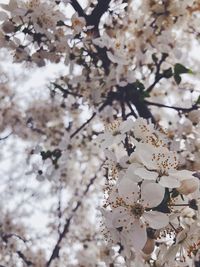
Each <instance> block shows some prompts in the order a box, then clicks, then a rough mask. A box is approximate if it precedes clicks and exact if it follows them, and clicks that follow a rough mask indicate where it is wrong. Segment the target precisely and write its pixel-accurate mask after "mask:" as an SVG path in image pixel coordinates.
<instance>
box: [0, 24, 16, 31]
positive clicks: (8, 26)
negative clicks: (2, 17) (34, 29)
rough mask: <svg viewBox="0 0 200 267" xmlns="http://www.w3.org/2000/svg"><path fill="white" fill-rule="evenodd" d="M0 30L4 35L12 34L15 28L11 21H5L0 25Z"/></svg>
mask: <svg viewBox="0 0 200 267" xmlns="http://www.w3.org/2000/svg"><path fill="white" fill-rule="evenodd" d="M2 29H3V31H4V32H5V33H12V32H14V31H15V26H14V25H13V23H12V22H11V21H5V22H4V23H3V25H2Z"/></svg>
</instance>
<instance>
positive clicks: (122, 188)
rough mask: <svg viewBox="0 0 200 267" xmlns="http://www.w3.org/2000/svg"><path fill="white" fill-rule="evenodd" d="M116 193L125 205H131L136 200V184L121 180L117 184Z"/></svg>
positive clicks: (137, 189)
mask: <svg viewBox="0 0 200 267" xmlns="http://www.w3.org/2000/svg"><path fill="white" fill-rule="evenodd" d="M118 192H119V195H120V197H122V198H123V200H124V201H125V202H126V203H127V204H133V203H134V202H136V201H137V200H138V196H139V195H138V194H139V188H138V185H137V184H136V183H134V182H133V181H131V180H130V179H124V178H123V179H122V180H121V181H120V182H119V184H118Z"/></svg>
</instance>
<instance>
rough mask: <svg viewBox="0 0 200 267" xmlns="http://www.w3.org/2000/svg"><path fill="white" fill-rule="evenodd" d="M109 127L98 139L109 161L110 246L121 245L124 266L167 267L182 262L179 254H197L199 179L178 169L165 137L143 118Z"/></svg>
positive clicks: (106, 212)
mask: <svg viewBox="0 0 200 267" xmlns="http://www.w3.org/2000/svg"><path fill="white" fill-rule="evenodd" d="M107 128H108V129H109V132H107V131H105V133H103V134H102V135H101V136H100V139H101V140H102V145H103V147H104V148H105V153H106V156H107V158H108V160H107V164H106V166H105V168H107V170H108V175H107V183H106V186H105V203H104V205H103V208H102V214H103V217H104V223H105V227H106V231H105V236H106V239H107V240H108V242H111V244H113V245H117V244H120V246H121V250H122V251H123V255H124V258H125V259H126V260H127V261H129V260H130V259H134V257H139V258H140V260H141V261H145V260H147V259H148V260H149V261H150V262H153V261H155V262H157V264H158V262H159V263H160V264H161V263H162V261H163V264H164V263H165V264H167V265H165V266H171V264H172V263H173V261H174V259H176V260H177V262H182V261H183V262H185V261H186V258H185V254H184V256H183V255H182V250H185V251H187V254H186V255H188V257H191V256H192V255H193V256H194V255H196V254H197V252H198V249H199V238H200V235H199V234H200V232H199V223H200V222H199V212H198V208H199V197H200V196H199V179H198V178H197V177H196V176H195V173H194V172H192V171H189V170H186V169H180V168H179V158H178V154H177V153H176V151H172V150H171V149H170V147H169V139H168V136H167V133H165V132H164V131H163V130H162V129H161V128H155V125H154V124H152V123H148V122H147V120H145V119H142V118H138V119H136V120H135V121H133V120H131V119H129V120H127V121H125V122H120V121H114V122H112V123H110V125H108V127H107ZM111 136H112V139H111ZM111 140H112V142H110V141H111ZM191 214H192V215H191ZM170 240H171V241H170ZM161 245H162V246H161ZM164 245H165V249H163V247H164ZM161 248H162V249H161ZM159 251H160V252H159ZM187 264H188V260H187ZM156 266H157V265H156ZM159 266H160V265H159Z"/></svg>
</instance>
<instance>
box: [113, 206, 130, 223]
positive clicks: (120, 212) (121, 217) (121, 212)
mask: <svg viewBox="0 0 200 267" xmlns="http://www.w3.org/2000/svg"><path fill="white" fill-rule="evenodd" d="M131 219H132V220H133V217H131V216H130V214H129V213H128V210H127V209H126V208H124V207H117V208H115V209H113V212H112V219H111V220H112V224H113V226H114V227H115V228H118V227H124V226H127V225H128V224H129V223H130V220H131Z"/></svg>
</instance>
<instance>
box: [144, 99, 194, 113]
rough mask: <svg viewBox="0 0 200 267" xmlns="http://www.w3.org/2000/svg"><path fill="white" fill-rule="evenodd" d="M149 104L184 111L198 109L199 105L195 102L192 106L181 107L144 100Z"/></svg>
mask: <svg viewBox="0 0 200 267" xmlns="http://www.w3.org/2000/svg"><path fill="white" fill-rule="evenodd" d="M144 102H145V103H146V104H147V105H151V106H156V107H161V108H171V109H174V110H176V111H182V112H190V111H192V110H196V109H198V106H197V105H196V104H195V105H193V106H192V107H191V108H181V107H174V106H168V105H165V104H160V103H154V102H149V101H144Z"/></svg>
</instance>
